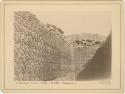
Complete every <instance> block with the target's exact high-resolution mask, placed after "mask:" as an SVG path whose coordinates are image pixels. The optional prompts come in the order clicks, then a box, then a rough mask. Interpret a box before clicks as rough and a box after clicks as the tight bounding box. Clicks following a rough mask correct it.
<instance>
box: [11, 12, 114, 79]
mask: <svg viewBox="0 0 125 94" xmlns="http://www.w3.org/2000/svg"><path fill="white" fill-rule="evenodd" d="M13 18H14V23H13V26H14V80H16V81H94V80H102V79H110V78H111V56H112V55H111V50H112V49H111V36H112V35H111V34H112V33H111V32H112V24H111V13H110V12H106V11H97V12H95V11H94V12H93V11H85V12H81V11H14V13H13Z"/></svg>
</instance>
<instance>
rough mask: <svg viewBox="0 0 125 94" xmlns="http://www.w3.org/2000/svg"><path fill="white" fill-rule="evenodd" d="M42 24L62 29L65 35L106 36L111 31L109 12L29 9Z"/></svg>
mask: <svg viewBox="0 0 125 94" xmlns="http://www.w3.org/2000/svg"><path fill="white" fill-rule="evenodd" d="M31 13H33V14H35V15H36V17H37V18H38V19H39V20H40V21H41V22H42V23H44V24H46V23H49V24H53V25H56V26H57V27H59V28H60V29H62V30H63V31H64V33H65V35H69V34H76V33H98V34H101V35H104V36H107V35H108V34H109V33H110V31H111V13H110V12H106V11H97V12H96V11H31Z"/></svg>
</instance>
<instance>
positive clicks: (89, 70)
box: [76, 34, 111, 80]
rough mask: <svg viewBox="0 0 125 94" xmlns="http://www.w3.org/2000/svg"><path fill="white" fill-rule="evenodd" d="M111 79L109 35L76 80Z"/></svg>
mask: <svg viewBox="0 0 125 94" xmlns="http://www.w3.org/2000/svg"><path fill="white" fill-rule="evenodd" d="M106 78H111V34H110V35H109V36H108V38H107V40H106V42H105V44H104V45H103V46H102V47H101V48H99V49H98V51H97V52H96V54H95V55H94V57H93V58H92V60H91V61H90V62H88V64H87V65H86V68H85V69H84V70H83V71H81V72H80V73H79V74H78V76H77V79H76V80H100V79H106Z"/></svg>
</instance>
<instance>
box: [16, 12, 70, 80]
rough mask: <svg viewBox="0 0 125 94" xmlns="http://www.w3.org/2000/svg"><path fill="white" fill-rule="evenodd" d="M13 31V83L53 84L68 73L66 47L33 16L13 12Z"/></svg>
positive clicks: (67, 48) (68, 55)
mask: <svg viewBox="0 0 125 94" xmlns="http://www.w3.org/2000/svg"><path fill="white" fill-rule="evenodd" d="M14 29H15V31H14V41H15V45H14V61H15V64H14V65H15V71H14V74H15V78H14V79H15V80H28V81H29V80H53V79H55V78H56V77H58V76H60V75H64V74H66V73H67V72H68V71H69V68H68V67H69V66H68V65H70V63H71V56H70V53H71V52H70V46H69V45H68V44H67V43H66V42H65V40H64V39H63V38H62V36H60V35H57V34H56V32H53V31H52V30H50V29H49V28H48V27H47V26H46V25H44V24H42V23H40V21H39V20H38V19H37V18H36V17H35V15H33V14H31V13H30V12H27V11H21V12H19V11H17V12H15V13H14ZM62 65H63V66H62Z"/></svg>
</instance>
